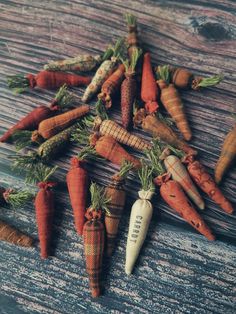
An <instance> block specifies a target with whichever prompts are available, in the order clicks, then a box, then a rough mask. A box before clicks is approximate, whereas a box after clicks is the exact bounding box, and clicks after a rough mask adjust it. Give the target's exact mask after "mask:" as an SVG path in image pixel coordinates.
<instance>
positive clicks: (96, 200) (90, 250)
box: [83, 183, 108, 298]
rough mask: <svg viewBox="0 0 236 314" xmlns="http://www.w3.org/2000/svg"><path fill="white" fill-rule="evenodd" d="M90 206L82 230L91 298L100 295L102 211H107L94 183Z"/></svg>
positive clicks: (99, 191) (103, 230) (102, 240)
mask: <svg viewBox="0 0 236 314" xmlns="http://www.w3.org/2000/svg"><path fill="white" fill-rule="evenodd" d="M90 193H91V206H90V207H89V208H88V210H87V212H86V215H85V217H86V219H87V221H86V222H85V224H84V228H83V240H84V255H85V261H86V271H87V273H88V276H89V286H90V291H91V294H92V297H93V298H96V297H99V296H100V295H101V274H102V261H103V252H104V243H105V228H104V224H103V222H102V211H103V210H104V211H107V203H108V200H107V198H106V196H105V192H104V190H103V188H101V187H99V186H98V185H97V184H96V183H92V184H91V186H90Z"/></svg>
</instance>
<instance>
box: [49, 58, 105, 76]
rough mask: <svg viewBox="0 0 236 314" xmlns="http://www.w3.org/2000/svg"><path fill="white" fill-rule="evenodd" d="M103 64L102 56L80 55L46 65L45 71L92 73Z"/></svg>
mask: <svg viewBox="0 0 236 314" xmlns="http://www.w3.org/2000/svg"><path fill="white" fill-rule="evenodd" d="M101 62H102V56H100V55H96V56H91V55H88V54H85V55H78V56H76V57H74V58H68V59H65V60H60V61H53V62H49V63H48V64H45V65H44V70H47V71H79V72H88V71H92V70H93V69H94V68H95V67H96V66H98V65H99V64H100V63H101Z"/></svg>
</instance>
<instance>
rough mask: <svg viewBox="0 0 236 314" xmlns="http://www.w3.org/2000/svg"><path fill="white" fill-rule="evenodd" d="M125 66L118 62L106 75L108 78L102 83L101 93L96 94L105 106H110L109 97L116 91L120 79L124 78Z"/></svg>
mask: <svg viewBox="0 0 236 314" xmlns="http://www.w3.org/2000/svg"><path fill="white" fill-rule="evenodd" d="M124 72H125V66H124V65H123V64H120V65H119V66H118V68H117V69H116V70H115V71H114V72H113V73H112V74H111V75H110V76H109V77H108V79H107V80H106V81H105V82H104V83H103V84H102V88H101V93H100V94H98V98H100V99H102V101H103V103H104V104H105V106H106V108H110V107H111V106H112V99H111V97H112V96H113V95H114V94H115V93H116V92H117V90H118V89H119V87H120V84H121V82H122V80H123V79H124Z"/></svg>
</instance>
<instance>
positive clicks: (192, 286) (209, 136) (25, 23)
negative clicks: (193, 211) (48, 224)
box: [0, 0, 236, 314]
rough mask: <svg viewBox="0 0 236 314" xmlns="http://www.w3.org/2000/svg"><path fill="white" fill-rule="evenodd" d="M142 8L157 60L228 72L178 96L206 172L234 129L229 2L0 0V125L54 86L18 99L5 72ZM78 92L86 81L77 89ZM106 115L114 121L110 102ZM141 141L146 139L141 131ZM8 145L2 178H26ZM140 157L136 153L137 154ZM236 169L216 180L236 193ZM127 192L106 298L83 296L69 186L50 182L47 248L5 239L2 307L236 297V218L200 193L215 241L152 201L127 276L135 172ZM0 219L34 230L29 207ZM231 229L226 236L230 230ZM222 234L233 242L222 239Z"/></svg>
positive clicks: (87, 48)
mask: <svg viewBox="0 0 236 314" xmlns="http://www.w3.org/2000/svg"><path fill="white" fill-rule="evenodd" d="M127 8H129V11H130V12H132V13H134V14H135V15H136V16H137V17H138V22H139V30H140V37H141V39H142V42H143V46H144V47H145V49H147V50H150V51H151V53H152V59H153V63H154V64H165V63H169V64H171V65H180V66H184V67H186V68H189V69H190V70H192V71H194V72H196V73H198V74H202V75H212V74H215V73H223V74H224V75H225V79H224V81H223V82H222V83H221V84H220V85H219V86H218V87H217V88H212V89H208V90H205V91H203V92H201V93H198V92H191V91H190V92H184V93H182V96H183V100H184V103H185V107H186V112H187V115H188V118H189V121H190V123H191V126H192V130H193V135H194V138H193V141H192V145H193V147H196V148H197V149H198V150H199V155H200V158H201V161H202V162H203V163H204V164H205V165H206V166H207V167H209V170H210V171H211V173H213V169H214V166H215V163H216V160H217V157H218V155H219V151H220V145H221V144H222V141H223V138H224V137H225V135H226V133H227V132H228V131H229V130H230V129H231V127H232V125H233V123H234V118H233V117H232V114H233V113H236V110H235V106H236V105H235V94H236V93H235V87H236V74H235V73H236V61H235V60H236V59H235V51H236V41H235V37H236V15H235V13H236V2H235V1H227V0H218V1H216V0H214V1H213V0H211V1H206V0H196V1H194V0H192V1H142V0H139V1H121V0H113V1H92V0H89V1H86V0H81V1H79V0H78V1H62V0H57V1H56V0H55V1H46V0H41V1H36V0H14V1H7V0H5V1H4V0H1V1H0V133H1V134H2V133H3V132H4V131H5V130H6V129H7V128H8V127H9V126H11V125H12V124H13V123H15V122H16V121H17V120H18V119H19V118H21V117H23V116H24V115H25V114H26V113H28V112H29V111H30V110H31V109H32V108H34V107H36V106H38V104H47V103H48V102H49V100H50V99H51V98H52V97H53V95H54V93H52V92H45V91H41V90H36V89H35V90H33V91H30V92H28V93H25V94H23V95H20V96H16V95H14V94H13V93H12V92H11V91H10V90H9V89H8V88H7V86H6V75H9V74H17V73H21V72H23V73H27V72H29V73H36V72H37V71H39V70H40V69H41V68H42V66H43V64H45V63H46V62H47V61H49V60H55V59H58V58H63V57H68V56H74V55H76V54H80V53H101V52H102V51H103V50H104V49H105V48H106V46H107V45H108V44H109V43H111V42H112V41H113V42H114V40H115V39H117V38H118V37H120V36H125V35H126V26H125V23H124V20H123V14H124V13H125V12H126V11H127ZM74 90H75V91H76V93H77V94H78V95H79V96H81V95H82V93H83V89H79V88H77V89H74ZM111 116H112V117H113V118H115V119H116V120H117V121H120V111H119V107H118V103H117V105H116V106H115V107H114V108H113V109H112V111H111ZM142 136H143V137H144V138H147V139H150V137H149V136H148V135H147V134H144V133H143V132H142ZM77 151H78V148H76V147H72V148H70V149H68V151H67V152H66V154H65V156H63V157H62V158H60V159H59V160H58V161H56V163H55V164H57V165H59V166H60V167H61V169H60V171H58V173H57V179H58V180H59V181H60V182H63V180H64V178H65V173H66V171H67V169H68V167H69V166H68V164H67V162H68V160H69V157H70V156H72V155H73V154H74V153H76V152H77ZM13 153H14V147H13V146H11V145H8V144H2V145H1V146H0V172H1V176H0V183H1V184H2V185H5V186H16V187H17V186H23V185H24V183H23V178H22V177H20V176H19V175H17V174H15V173H13V172H12V171H11V169H10V161H9V159H8V156H9V155H11V154H13ZM134 154H135V155H137V156H139V155H138V154H136V153H135V152H134ZM89 169H90V171H91V177H92V179H94V180H95V181H97V182H99V183H101V184H105V183H107V182H109V179H110V176H111V174H112V173H114V171H115V170H117V167H114V166H113V165H111V164H109V163H106V162H104V163H101V164H100V165H92V164H90V165H89ZM235 179H236V170H235V168H233V169H232V171H231V172H230V174H229V175H228V176H227V178H226V179H225V180H224V182H223V184H222V190H223V191H224V193H225V195H226V196H227V197H228V198H229V199H230V200H231V201H232V202H234V205H235V199H236V189H235ZM127 189H128V191H129V195H130V196H131V198H130V199H129V202H128V204H127V206H126V210H125V215H124V217H123V219H122V223H121V228H120V234H119V241H118V249H117V252H116V254H115V255H114V256H113V258H112V259H111V262H110V263H108V262H107V261H105V263H104V264H105V265H104V273H105V275H104V278H103V279H104V286H105V291H104V296H103V297H101V298H99V299H98V300H96V301H94V300H91V299H90V293H89V289H88V279H87V276H86V274H85V269H84V259H83V246H82V240H81V239H79V238H78V237H77V236H76V234H75V231H74V227H73V217H72V211H71V207H70V205H69V199H68V194H67V191H66V188H65V186H64V185H63V183H60V184H59V187H58V189H57V192H58V193H57V200H56V201H57V208H56V217H55V225H54V231H53V235H54V236H53V238H54V240H53V244H52V245H53V251H54V257H53V258H51V259H49V260H48V261H41V260H40V258H39V252H38V248H36V249H32V250H25V249H22V248H17V247H15V246H11V245H8V244H5V243H0V260H1V263H0V288H1V292H0V295H1V296H0V305H1V306H0V313H3V314H5V313H7V314H8V313H234V312H235V303H236V297H235V296H236V290H235V284H236V278H235V268H236V267H235V266H236V249H235V245H234V244H235V237H236V220H235V215H234V216H229V215H227V214H225V213H223V212H222V211H221V210H220V209H219V208H218V207H217V206H216V205H215V204H214V203H213V202H211V201H210V200H209V199H208V198H206V197H205V200H206V204H207V209H206V211H205V212H204V213H203V216H204V218H205V219H206V221H207V222H208V223H209V225H210V226H211V227H212V229H213V230H214V231H215V232H216V234H217V236H218V239H220V240H222V239H223V240H224V242H222V241H220V240H218V241H216V242H215V243H209V242H208V241H207V240H205V239H204V238H203V237H202V236H200V235H198V234H197V233H195V232H194V231H193V230H192V229H190V228H189V227H188V226H187V225H186V224H185V223H184V222H182V221H181V219H180V218H179V217H177V216H176V215H175V214H174V213H172V212H171V211H170V209H169V208H168V206H166V205H165V204H164V203H163V202H162V201H161V200H160V198H159V196H158V195H157V196H155V198H154V200H153V203H154V205H155V211H154V216H153V220H152V223H151V226H150V230H149V233H148V236H147V239H146V243H145V246H144V248H143V250H142V252H141V256H140V259H139V260H138V263H137V267H136V268H135V271H134V274H133V275H132V276H131V277H130V278H128V277H127V276H126V275H125V273H124V256H125V244H126V237H127V228H128V218H129V213H130V204H131V202H132V200H133V198H134V197H135V196H136V195H137V191H138V185H137V179H136V178H134V177H133V176H132V175H131V176H130V177H129V180H128V184H127ZM0 218H3V219H5V220H6V221H8V222H9V223H11V224H13V225H15V226H17V227H19V228H20V229H21V230H22V231H25V232H26V233H29V234H32V235H33V236H34V237H35V238H37V230H36V226H35V216H34V209H33V206H32V205H28V206H26V207H25V208H23V209H17V210H13V209H7V208H1V210H0ZM226 237H227V238H226ZM225 240H227V241H228V242H226V241H225Z"/></svg>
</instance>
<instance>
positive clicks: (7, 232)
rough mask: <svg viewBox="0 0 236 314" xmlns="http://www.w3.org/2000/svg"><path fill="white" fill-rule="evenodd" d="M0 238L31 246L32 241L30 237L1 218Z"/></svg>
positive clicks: (12, 242)
mask: <svg viewBox="0 0 236 314" xmlns="http://www.w3.org/2000/svg"><path fill="white" fill-rule="evenodd" d="M0 240H1V241H6V242H9V243H11V244H15V245H19V246H24V247H32V246H33V242H34V240H33V239H32V238H31V237H29V236H27V235H26V234H24V233H22V232H20V231H19V230H17V229H16V228H14V227H12V226H10V225H9V224H7V223H6V222H4V221H2V220H0Z"/></svg>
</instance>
